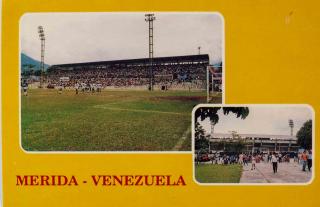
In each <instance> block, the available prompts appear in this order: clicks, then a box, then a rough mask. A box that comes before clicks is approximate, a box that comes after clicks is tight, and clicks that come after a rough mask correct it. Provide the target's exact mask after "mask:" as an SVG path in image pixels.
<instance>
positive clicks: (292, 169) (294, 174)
mask: <svg viewBox="0 0 320 207" xmlns="http://www.w3.org/2000/svg"><path fill="white" fill-rule="evenodd" d="M311 177H312V172H309V171H308V170H307V171H306V172H303V171H302V166H301V165H298V164H297V163H278V172H277V173H275V174H274V173H273V170H272V164H271V163H264V162H262V163H257V164H256V169H255V170H251V163H249V165H248V166H244V167H243V171H242V176H241V178H240V183H307V182H309V181H310V180H311Z"/></svg>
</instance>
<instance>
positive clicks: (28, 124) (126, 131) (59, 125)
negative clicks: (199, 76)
mask: <svg viewBox="0 0 320 207" xmlns="http://www.w3.org/2000/svg"><path fill="white" fill-rule="evenodd" d="M205 100H206V96H205V92H189V91H179V92H178V91H165V92H162V91H152V92H150V91H120V90H114V91H109V90H103V91H102V92H99V93H97V92H96V93H91V92H79V94H76V93H75V91H73V90H64V91H63V92H62V93H61V94H59V93H58V91H57V90H53V89H51V90H50V89H31V90H29V92H28V96H23V95H21V145H22V147H23V149H25V150H27V151H189V150H191V111H192V108H193V107H194V106H195V105H197V104H198V103H205ZM214 102H216V103H221V94H220V95H216V96H215V97H214Z"/></svg>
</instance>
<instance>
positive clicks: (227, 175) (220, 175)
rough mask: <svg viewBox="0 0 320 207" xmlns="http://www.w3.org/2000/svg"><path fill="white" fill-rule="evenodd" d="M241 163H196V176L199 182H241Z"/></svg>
mask: <svg viewBox="0 0 320 207" xmlns="http://www.w3.org/2000/svg"><path fill="white" fill-rule="evenodd" d="M241 173H242V166H241V165H237V164H235V165H211V164H200V165H195V176H196V180H197V181H198V182H199V183H239V182H240V177H241Z"/></svg>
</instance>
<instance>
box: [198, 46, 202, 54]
mask: <svg viewBox="0 0 320 207" xmlns="http://www.w3.org/2000/svg"><path fill="white" fill-rule="evenodd" d="M198 52H199V55H201V46H199V47H198Z"/></svg>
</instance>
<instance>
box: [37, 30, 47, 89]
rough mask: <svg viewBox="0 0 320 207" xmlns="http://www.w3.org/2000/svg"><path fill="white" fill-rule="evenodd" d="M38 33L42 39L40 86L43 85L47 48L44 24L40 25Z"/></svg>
mask: <svg viewBox="0 0 320 207" xmlns="http://www.w3.org/2000/svg"><path fill="white" fill-rule="evenodd" d="M38 33H39V38H40V41H41V62H40V72H41V74H40V88H42V87H43V81H44V80H43V79H44V78H43V74H44V50H45V40H46V38H45V36H44V30H43V27H42V26H39V27H38Z"/></svg>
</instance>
